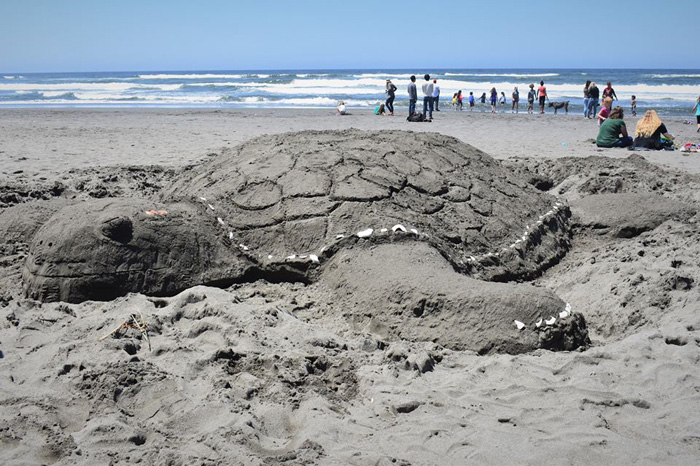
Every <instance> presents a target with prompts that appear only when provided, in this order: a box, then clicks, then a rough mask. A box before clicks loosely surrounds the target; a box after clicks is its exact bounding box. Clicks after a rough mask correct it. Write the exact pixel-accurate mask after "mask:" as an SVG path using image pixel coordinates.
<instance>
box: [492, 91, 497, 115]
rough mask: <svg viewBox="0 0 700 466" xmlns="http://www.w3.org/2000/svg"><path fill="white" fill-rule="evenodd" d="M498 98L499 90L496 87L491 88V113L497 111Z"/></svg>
mask: <svg viewBox="0 0 700 466" xmlns="http://www.w3.org/2000/svg"><path fill="white" fill-rule="evenodd" d="M496 99H498V92H496V88H495V87H492V88H491V113H496Z"/></svg>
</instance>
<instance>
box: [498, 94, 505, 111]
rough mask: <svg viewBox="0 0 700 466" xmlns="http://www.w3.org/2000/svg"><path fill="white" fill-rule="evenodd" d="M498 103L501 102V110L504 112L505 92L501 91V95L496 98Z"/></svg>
mask: <svg viewBox="0 0 700 466" xmlns="http://www.w3.org/2000/svg"><path fill="white" fill-rule="evenodd" d="M498 103H499V104H501V109H502V110H501V111H502V112H505V111H506V93H505V92H501V97H499V98H498Z"/></svg>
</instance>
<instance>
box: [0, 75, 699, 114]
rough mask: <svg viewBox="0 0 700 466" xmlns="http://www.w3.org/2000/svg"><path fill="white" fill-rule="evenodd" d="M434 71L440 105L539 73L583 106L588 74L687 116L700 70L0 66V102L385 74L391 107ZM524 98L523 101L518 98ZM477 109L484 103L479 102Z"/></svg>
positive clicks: (507, 88) (171, 101) (165, 98)
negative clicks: (0, 69) (33, 69)
mask: <svg viewBox="0 0 700 466" xmlns="http://www.w3.org/2000/svg"><path fill="white" fill-rule="evenodd" d="M425 73H430V74H431V76H432V77H434V78H437V79H438V84H440V87H441V102H442V105H443V106H445V107H448V106H449V105H450V101H451V98H452V94H453V93H455V92H457V91H458V90H462V92H463V93H464V94H465V95H467V96H468V95H469V92H473V93H474V95H475V96H476V97H479V96H480V95H481V94H482V93H483V92H488V91H489V90H490V89H491V88H492V87H495V88H496V90H497V91H498V93H499V95H500V93H501V91H503V92H505V94H506V96H507V98H508V101H509V104H510V95H511V93H512V91H513V88H514V87H515V86H518V88H519V90H520V96H521V110H522V107H523V105H522V104H523V101H525V100H526V99H525V97H526V95H527V90H528V85H529V84H530V83H534V84H536V87H537V86H538V85H539V84H538V83H539V81H540V80H544V81H545V85H546V86H547V90H548V93H549V96H550V98H551V99H552V100H569V101H570V104H571V106H570V111H574V112H577V111H581V109H582V108H583V92H582V89H583V85H584V83H585V82H586V80H592V81H595V82H596V83H597V84H598V87H599V88H600V90H601V92H602V90H603V88H604V87H605V83H606V82H607V81H611V82H612V83H613V88H614V89H615V91H616V93H617V95H618V97H619V99H620V104H621V105H622V106H623V107H625V108H626V109H627V108H629V101H630V97H631V96H632V95H636V96H637V108H638V112H643V111H644V110H646V109H649V108H653V109H655V110H657V111H658V112H659V113H660V114H662V115H672V116H689V117H690V116H692V115H691V108H692V107H693V105H694V103H695V101H696V99H697V98H698V95H700V70H677V69H673V70H664V69H643V70H641V69H640V70H603V69H598V70H595V69H588V70H576V69H547V70H542V69H539V70H523V69H498V70H494V69H492V70H488V69H478V70H474V69H472V70H470V69H437V70H279V71H254V70H253V71H162V72H152V71H150V72H99V73H0V108H2V107H37V106H39V107H71V108H75V107H190V108H200V107H207V108H228V107H233V108H333V107H335V106H336V105H337V103H338V102H339V101H340V100H343V101H345V103H346V104H347V105H348V106H349V107H356V108H357V107H365V108H371V107H374V106H375V105H377V103H379V102H380V101H383V100H384V99H385V93H384V88H385V82H386V79H391V80H392V81H393V82H394V84H395V85H396V86H397V87H398V88H399V89H398V91H397V93H396V96H397V97H396V102H395V105H396V106H397V107H405V106H407V105H408V96H407V94H406V85H407V84H408V82H409V77H410V75H411V74H415V75H416V77H417V78H418V80H417V82H418V84H419V94H420V82H421V81H422V76H423V74H425ZM525 105H527V104H526V103H525ZM477 110H484V108H482V106H479V107H478V109H477Z"/></svg>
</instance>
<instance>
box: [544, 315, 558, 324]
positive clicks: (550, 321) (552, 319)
mask: <svg viewBox="0 0 700 466" xmlns="http://www.w3.org/2000/svg"><path fill="white" fill-rule="evenodd" d="M556 321H557V318H556V317H552V316H549V319H547V320H545V321H544V323H545V324H547V325H552V324H554V322H556Z"/></svg>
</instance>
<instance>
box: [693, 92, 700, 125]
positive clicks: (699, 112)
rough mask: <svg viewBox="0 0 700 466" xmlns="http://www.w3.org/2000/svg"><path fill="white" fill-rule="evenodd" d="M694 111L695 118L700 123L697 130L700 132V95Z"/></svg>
mask: <svg viewBox="0 0 700 466" xmlns="http://www.w3.org/2000/svg"><path fill="white" fill-rule="evenodd" d="M693 111H695V120H696V121H697V123H698V129H697V130H696V131H695V132H697V133H700V96H698V100H696V101H695V107H693Z"/></svg>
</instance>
